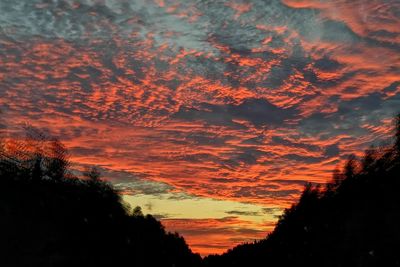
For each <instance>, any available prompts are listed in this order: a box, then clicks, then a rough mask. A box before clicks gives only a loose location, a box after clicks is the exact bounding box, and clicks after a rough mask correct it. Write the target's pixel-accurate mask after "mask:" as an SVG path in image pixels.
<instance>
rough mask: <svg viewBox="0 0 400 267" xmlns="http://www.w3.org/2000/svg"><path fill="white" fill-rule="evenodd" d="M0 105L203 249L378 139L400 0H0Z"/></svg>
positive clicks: (392, 92) (382, 136) (394, 77)
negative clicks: (94, 167) (57, 141)
mask: <svg viewBox="0 0 400 267" xmlns="http://www.w3.org/2000/svg"><path fill="white" fill-rule="evenodd" d="M0 110H1V112H2V117H3V118H2V120H3V122H2V123H3V124H4V125H0V128H4V127H5V126H6V127H7V132H8V135H9V137H14V138H19V137H20V136H23V134H22V131H23V126H24V125H25V124H26V123H29V124H31V125H32V126H34V127H38V128H39V129H42V130H44V131H46V132H48V133H51V134H52V135H53V136H57V137H59V138H60V140H61V141H62V142H63V143H64V144H65V145H66V146H67V147H68V149H69V151H70V154H71V161H72V162H73V163H74V165H73V168H74V169H75V170H82V169H83V168H85V167H86V166H91V165H97V166H99V168H100V169H101V171H102V174H103V177H104V178H105V179H107V180H109V181H111V182H113V183H114V184H115V185H116V186H117V188H118V189H120V190H122V191H123V192H124V199H125V201H126V202H128V203H129V204H130V205H131V206H132V207H134V206H136V205H140V206H141V207H142V208H143V210H144V212H145V213H151V214H153V215H155V216H156V217H157V218H159V219H161V220H162V222H163V224H164V225H165V226H166V228H167V230H170V231H178V232H179V233H180V234H182V235H183V236H184V237H185V239H186V240H187V242H188V243H189V245H190V246H191V248H192V250H193V251H195V252H199V253H201V254H202V255H207V254H209V253H220V252H223V251H225V250H226V249H228V248H230V247H232V246H234V245H236V244H238V243H241V242H244V241H252V240H254V239H260V238H263V237H265V236H266V235H267V233H268V232H269V231H271V230H272V229H273V227H274V223H275V222H276V221H277V218H278V216H279V215H280V214H281V213H282V211H283V209H284V208H286V207H289V206H290V205H291V203H294V202H295V201H296V200H297V199H298V196H299V193H300V192H301V190H302V188H303V186H304V183H305V181H311V182H315V183H324V182H326V181H327V180H328V179H329V178H330V176H331V173H332V170H333V169H334V168H335V166H337V165H338V164H340V163H341V162H343V160H344V159H345V158H346V157H347V156H348V155H349V154H350V153H353V152H356V153H359V152H361V151H362V150H364V149H366V148H368V146H369V145H370V144H377V145H379V144H381V143H382V142H383V143H384V142H387V141H388V136H390V127H391V124H392V121H391V119H392V117H393V115H394V114H396V113H397V112H399V111H400V1H398V0H379V1H374V0H363V1H358V0H337V1H322V0H320V1H317V0H309V1H306V0H303V1H301V0H299V1H297V0H282V1H278V0H270V1H267V0H264V1H261V0H258V1H256V0H255V1H245V0H243V1H240V0H236V1H216V0H203V1H201V0H186V1H183V0H182V1H172V0H171V1H169V0H142V1H135V0H18V1H16V0H0Z"/></svg>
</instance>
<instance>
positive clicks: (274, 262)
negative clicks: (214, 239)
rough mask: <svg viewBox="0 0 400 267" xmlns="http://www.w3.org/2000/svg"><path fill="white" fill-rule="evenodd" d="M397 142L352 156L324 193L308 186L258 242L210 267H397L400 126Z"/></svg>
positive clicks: (211, 260) (213, 259)
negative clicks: (359, 163)
mask: <svg viewBox="0 0 400 267" xmlns="http://www.w3.org/2000/svg"><path fill="white" fill-rule="evenodd" d="M399 118H400V117H399V116H398V117H397V118H396V134H395V137H396V138H395V142H394V144H393V146H391V147H382V148H380V149H379V150H376V149H374V148H370V149H368V150H366V151H365V154H364V156H363V157H362V159H361V166H360V167H359V166H358V161H357V159H356V157H355V156H353V155H352V156H350V157H349V158H348V160H347V162H346V163H345V165H344V167H343V169H342V170H339V169H336V170H335V171H334V174H333V181H332V182H330V183H328V184H327V185H326V187H325V190H320V189H319V188H318V187H317V186H313V185H312V184H307V185H306V186H305V188H304V190H303V193H302V194H301V196H300V199H299V201H298V203H297V204H295V205H293V206H292V207H291V208H288V209H286V210H285V212H284V213H283V215H282V216H281V217H280V219H279V221H278V223H277V224H276V227H275V229H274V231H272V232H271V233H270V234H268V236H267V237H266V238H265V239H263V240H260V241H258V242H254V243H250V244H241V245H239V246H237V247H235V248H233V249H230V250H228V251H227V252H226V253H224V254H222V255H219V256H217V255H211V256H208V257H206V258H205V259H204V261H203V263H204V265H205V266H208V267H217V266H218V267H225V266H230V267H233V266H249V267H253V266H254V267H255V266H307V267H310V266H315V267H317V266H328V267H339V266H368V267H371V266H376V267H378V266H400V253H399V246H400V231H399V227H398V226H399V225H400V195H399V194H398V192H397V191H398V188H399V187H400V179H399V177H400V164H398V152H396V150H397V151H398V149H399V144H400V142H399V137H400V121H399Z"/></svg>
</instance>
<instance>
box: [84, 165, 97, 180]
mask: <svg viewBox="0 0 400 267" xmlns="http://www.w3.org/2000/svg"><path fill="white" fill-rule="evenodd" d="M83 176H84V177H85V178H86V179H88V180H90V181H92V182H99V181H100V176H101V173H100V171H99V169H98V168H97V167H95V166H92V167H91V168H88V169H86V170H85V171H84V172H83Z"/></svg>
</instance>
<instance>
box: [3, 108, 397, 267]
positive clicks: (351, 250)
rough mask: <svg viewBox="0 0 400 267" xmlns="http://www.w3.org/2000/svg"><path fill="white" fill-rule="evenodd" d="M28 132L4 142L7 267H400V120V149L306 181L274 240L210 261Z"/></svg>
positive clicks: (373, 152)
mask: <svg viewBox="0 0 400 267" xmlns="http://www.w3.org/2000/svg"><path fill="white" fill-rule="evenodd" d="M27 133H28V134H27V136H28V138H27V141H26V142H17V141H13V140H5V139H4V140H1V146H0V266H6V267H8V266H15V267H19V266H43V267H47V266H49V267H50V266H56V267H58V266H62V267H64V266H65V267H66V266H123V265H126V266H139V267H141V266H143V267H144V266H149V267H150V266H160V267H162V266H171V267H178V266H185V267H191V266H192V267H197V266H204V267H217V266H218V267H225V266H231V267H233V266H244V267H247V266H249V267H252V266H329V267H334V266H335V267H336V266H367V267H369V266H385V267H386V266H400V193H399V189H400V115H399V116H397V117H396V131H395V135H394V142H393V145H391V146H389V147H380V148H374V147H371V148H370V149H368V150H366V151H365V153H364V156H363V157H362V158H361V159H358V158H357V157H355V156H354V155H350V156H349V158H348V160H347V162H346V164H345V166H344V167H343V169H342V170H339V169H336V170H335V171H334V174H333V178H332V181H331V182H329V183H327V184H326V185H325V186H320V185H313V184H311V183H308V184H306V185H305V188H304V191H303V193H302V194H301V196H300V199H299V201H298V203H296V204H294V205H292V207H290V208H288V209H286V210H285V212H284V213H283V215H282V216H281V217H280V219H279V221H278V222H277V225H276V227H275V229H274V231H273V232H271V233H270V234H269V235H268V236H267V237H266V238H265V239H263V240H260V241H255V242H253V243H245V244H241V245H239V246H236V247H235V248H232V249H230V250H228V251H227V252H226V253H224V254H222V255H210V256H207V257H205V258H204V259H201V257H200V256H199V255H198V254H194V253H192V251H191V250H190V248H189V247H188V245H187V244H186V242H185V240H184V239H183V237H181V236H180V235H179V234H177V233H168V232H166V231H165V229H164V227H163V226H162V224H161V223H160V222H159V221H157V220H156V219H155V218H154V217H152V216H151V215H146V216H144V215H143V214H142V212H141V209H140V207H136V208H135V209H133V211H132V212H131V211H130V209H129V208H128V207H127V206H126V205H124V204H123V202H122V200H121V197H120V195H119V193H118V192H117V191H116V190H115V189H114V188H113V186H112V185H111V184H109V183H107V182H105V181H103V180H101V178H100V172H99V170H97V169H96V168H92V169H88V170H85V172H84V177H83V178H78V177H76V176H75V175H74V174H73V172H72V171H71V170H70V162H69V160H68V153H67V150H66V149H65V147H64V146H63V145H62V143H61V142H59V141H58V140H56V139H52V138H49V137H47V136H46V135H45V134H44V133H42V132H40V131H37V130H35V129H33V128H29V127H28V129H27Z"/></svg>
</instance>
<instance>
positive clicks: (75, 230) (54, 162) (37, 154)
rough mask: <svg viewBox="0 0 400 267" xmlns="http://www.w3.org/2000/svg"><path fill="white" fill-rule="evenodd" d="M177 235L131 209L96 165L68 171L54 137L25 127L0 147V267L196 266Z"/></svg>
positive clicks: (195, 257)
mask: <svg viewBox="0 0 400 267" xmlns="http://www.w3.org/2000/svg"><path fill="white" fill-rule="evenodd" d="M200 264H201V257H200V256H199V255H198V254H195V253H192V251H191V250H190V249H189V247H188V245H187V244H186V242H185V240H184V239H183V237H181V236H180V235H179V234H177V233H169V232H166V230H165V229H164V227H163V226H162V224H161V223H160V222H159V221H158V220H156V219H155V218H154V217H153V216H151V215H146V216H144V215H143V213H142V212H141V209H140V207H136V208H135V209H133V211H131V210H130V209H129V207H128V206H127V205H126V204H123V202H122V201H121V196H120V194H119V192H118V191H116V190H115V189H114V188H113V186H112V185H111V184H110V183H107V182H105V181H103V180H102V179H101V178H100V172H99V171H98V170H97V169H96V168H91V169H87V170H85V171H84V172H83V177H77V176H76V175H74V174H73V171H71V170H70V162H69V159H68V152H67V150H66V148H65V147H64V145H63V144H62V143H61V142H60V141H58V140H57V139H53V138H50V137H48V136H46V134H44V133H43V132H41V131H37V130H36V129H34V128H32V127H28V129H27V138H26V140H24V141H15V140H5V139H4V138H3V140H2V143H1V148H0V266H6V267H8V266H10V267H11V266H13V267H19V266H35V267H36V266H38V267H39V266H41V267H47V266H48V267H50V266H52V267H53V266H54V267H59V266H60V267H61V266H63V267H64V266H65V267H66V266H68V267H71V266H89V267H90V266H143V267H144V266H149V267H150V266H161V267H162V266H165V267H167V266H168V267H179V266H182V267H186V266H200Z"/></svg>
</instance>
